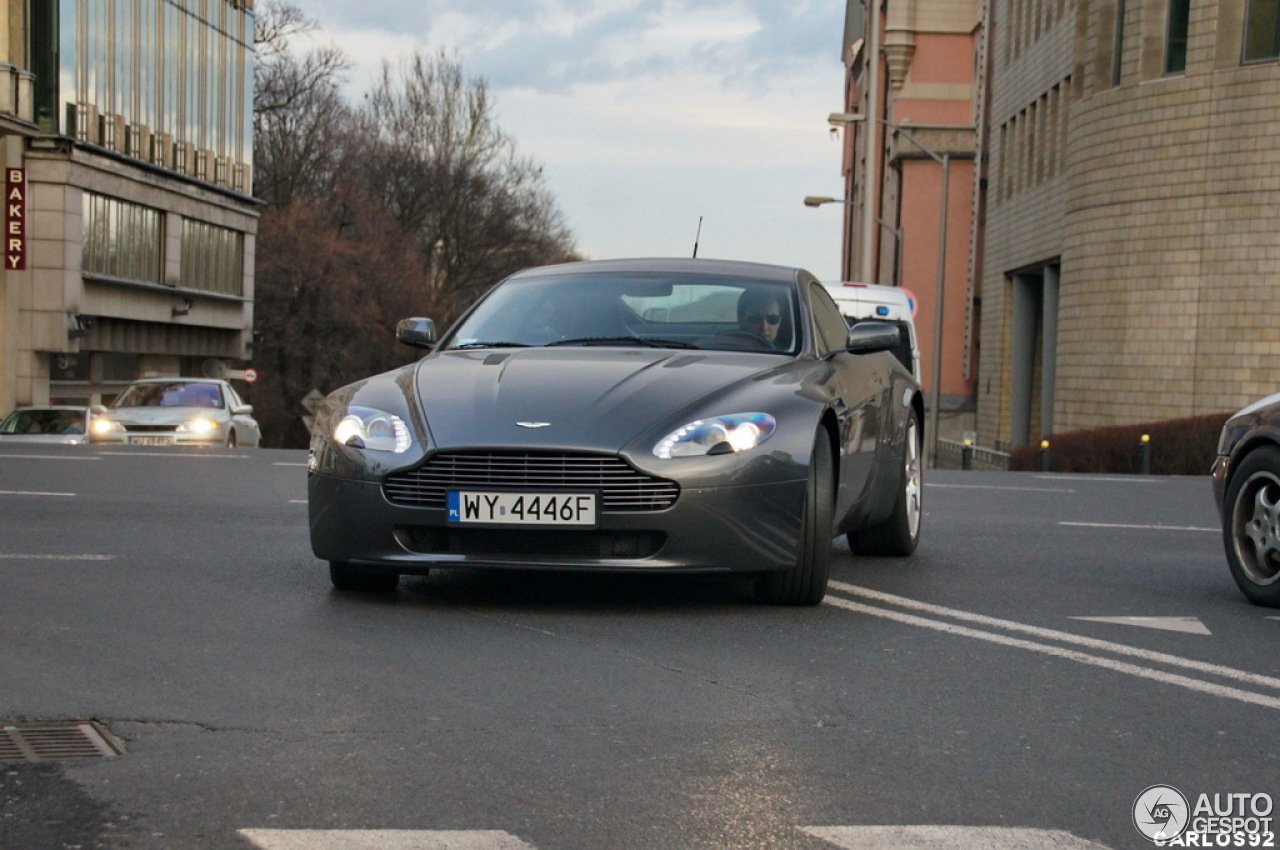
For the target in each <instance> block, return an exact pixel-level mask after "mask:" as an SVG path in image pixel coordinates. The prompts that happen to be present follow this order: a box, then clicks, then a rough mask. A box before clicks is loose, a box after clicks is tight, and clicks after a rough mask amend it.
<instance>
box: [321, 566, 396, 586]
mask: <svg viewBox="0 0 1280 850" xmlns="http://www.w3.org/2000/svg"><path fill="white" fill-rule="evenodd" d="M329 580H330V581H332V582H333V586H334V587H335V588H337V589H338V590H351V591H357V592H362V593H364V592H368V593H390V592H391V591H393V590H395V589H396V587H398V586H399V585H400V574H399V573H394V572H387V571H385V570H370V569H365V568H363V567H354V566H352V565H351V564H348V563H346V562H345V561H330V562H329Z"/></svg>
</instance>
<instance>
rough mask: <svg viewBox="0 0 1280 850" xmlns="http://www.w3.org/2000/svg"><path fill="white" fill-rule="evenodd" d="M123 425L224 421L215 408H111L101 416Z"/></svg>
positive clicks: (220, 413) (224, 415) (225, 416)
mask: <svg viewBox="0 0 1280 850" xmlns="http://www.w3.org/2000/svg"><path fill="white" fill-rule="evenodd" d="M103 415H104V416H106V417H107V418H109V419H114V420H116V421H117V422H120V423H122V424H124V425H180V424H181V423H183V422H186V421H187V420H188V419H196V418H199V417H201V416H203V417H204V418H206V419H226V418H227V413H226V411H225V410H220V409H218V408H216V407H113V408H112V409H111V410H108V411H107V412H106V413H105V414H103Z"/></svg>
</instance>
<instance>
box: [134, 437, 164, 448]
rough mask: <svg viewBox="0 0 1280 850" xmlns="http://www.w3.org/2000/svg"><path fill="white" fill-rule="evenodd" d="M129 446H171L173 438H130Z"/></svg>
mask: <svg viewBox="0 0 1280 850" xmlns="http://www.w3.org/2000/svg"><path fill="white" fill-rule="evenodd" d="M129 445H131V446H172V445H173V437H130V438H129Z"/></svg>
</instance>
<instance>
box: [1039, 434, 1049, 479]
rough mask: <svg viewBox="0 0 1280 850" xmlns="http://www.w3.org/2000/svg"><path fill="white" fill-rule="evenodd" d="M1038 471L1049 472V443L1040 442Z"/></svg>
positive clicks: (1045, 441) (1046, 441)
mask: <svg viewBox="0 0 1280 850" xmlns="http://www.w3.org/2000/svg"><path fill="white" fill-rule="evenodd" d="M1040 471H1041V472H1048V471H1049V441H1048V440H1041V441H1040Z"/></svg>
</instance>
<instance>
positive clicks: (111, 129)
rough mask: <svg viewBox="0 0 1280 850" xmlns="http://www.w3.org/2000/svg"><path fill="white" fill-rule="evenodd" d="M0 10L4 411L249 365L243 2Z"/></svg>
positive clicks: (249, 85)
mask: <svg viewBox="0 0 1280 850" xmlns="http://www.w3.org/2000/svg"><path fill="white" fill-rule="evenodd" d="M3 8H4V10H5V14H4V15H3V16H0V19H2V21H3V32H0V155H2V156H3V158H4V166H5V175H6V188H7V190H8V192H9V196H8V202H9V204H8V216H7V220H6V229H7V236H8V239H9V241H8V244H7V249H8V250H7V252H6V263H5V266H4V270H3V271H2V272H0V412H3V411H6V410H8V409H10V408H12V407H14V406H15V405H19V404H44V403H49V402H62V403H74V402H95V403H96V402H103V401H109V400H110V398H112V397H113V396H114V395H115V394H116V393H117V392H118V391H119V390H120V389H121V388H122V387H123V386H125V385H126V384H127V383H128V382H129V381H131V380H133V379H135V378H138V377H145V376H150V375H179V374H188V375H191V374H195V375H198V374H202V373H204V374H208V373H211V372H218V373H223V372H225V370H226V369H228V368H229V367H236V366H239V365H243V364H244V363H245V361H246V360H247V359H249V358H250V357H251V356H252V334H253V264H254V239H255V233H256V230H257V219H258V209H259V207H258V204H257V202H256V201H255V200H254V199H253V197H252V196H251V176H252V175H251V165H250V163H251V162H252V104H253V36H254V11H253V2H252V0H50V1H49V2H37V0H6V2H4V3H3ZM15 201H20V202H21V203H15ZM15 219H16V220H15Z"/></svg>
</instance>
